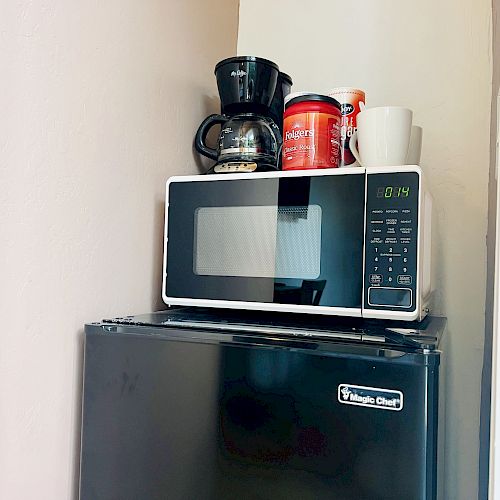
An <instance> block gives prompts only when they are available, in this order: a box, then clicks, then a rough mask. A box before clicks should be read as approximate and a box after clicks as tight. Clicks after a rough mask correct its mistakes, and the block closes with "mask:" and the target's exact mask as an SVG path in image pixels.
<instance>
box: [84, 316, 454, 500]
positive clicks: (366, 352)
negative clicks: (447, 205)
mask: <svg viewBox="0 0 500 500" xmlns="http://www.w3.org/2000/svg"><path fill="white" fill-rule="evenodd" d="M445 323H446V322H445V319H444V318H437V317H428V318H426V319H425V320H424V321H423V322H420V323H407V322H406V323H396V322H390V323H388V322H385V323H384V322H377V321H374V320H372V321H366V320H365V321H363V320H353V319H349V320H339V319H332V318H326V317H312V316H306V317H302V316H299V315H296V316H293V315H286V316H281V315H276V314H270V313H257V314H250V313H241V312H235V311H232V312H231V311H210V310H208V309H195V308H179V309H173V310H169V311H166V312H160V313H152V314H148V315H141V316H129V317H124V318H117V319H113V320H105V321H101V322H99V323H92V324H88V325H86V327H85V363H84V390H83V417H82V446H81V474H80V498H81V499H82V500H101V499H102V500H112V499H113V500H114V499H116V500H118V499H119V500H137V499H148V500H149V499H151V500H152V499H158V500H159V499H162V500H163V499H168V500H178V499H179V500H181V499H182V500H191V499H192V500H205V499H206V500H219V499H221V500H225V499H228V500H229V499H231V500H233V499H236V500H246V499H248V500H264V499H266V500H267V499H273V500H281V499H283V500H295V499H297V500H308V499H315V500H316V499H335V500H360V499H361V500H390V499H394V500H403V499H404V500H417V499H418V500H423V499H435V498H439V495H438V489H439V488H438V482H439V481H438V476H439V467H440V458H439V456H440V451H441V450H442V445H441V444H440V442H441V438H442V435H443V429H442V426H441V423H440V422H441V420H442V416H443V415H442V411H441V410H440V408H441V407H442V403H443V393H442V391H441V390H440V384H441V383H442V377H441V376H440V367H441V365H442V363H441V361H442V352H441V350H440V341H441V338H442V334H443V331H444V328H445Z"/></svg>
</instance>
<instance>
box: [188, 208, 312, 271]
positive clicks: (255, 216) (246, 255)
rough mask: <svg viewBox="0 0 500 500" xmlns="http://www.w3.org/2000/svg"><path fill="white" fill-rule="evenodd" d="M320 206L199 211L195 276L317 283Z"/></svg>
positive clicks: (196, 216) (194, 259)
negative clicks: (297, 280) (281, 279)
mask: <svg viewBox="0 0 500 500" xmlns="http://www.w3.org/2000/svg"><path fill="white" fill-rule="evenodd" d="M321 213H322V212H321V207H320V206H319V205H308V206H299V207H292V206H287V207H278V206H276V205H273V206H232V207H199V208H197V209H196V211H195V223H194V242H195V244H194V248H193V251H194V256H193V264H194V266H193V267H194V272H195V273H196V274H197V275H202V276H242V277H249V278H251V277H253V278H285V279H286V278H295V279H304V280H305V279H308V280H311V279H312V280H314V279H317V278H319V276H320V272H321Z"/></svg>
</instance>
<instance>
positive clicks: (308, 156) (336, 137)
mask: <svg viewBox="0 0 500 500" xmlns="http://www.w3.org/2000/svg"><path fill="white" fill-rule="evenodd" d="M341 118H342V115H341V112H340V103H339V102H338V101H337V100H335V99H333V98H332V97H328V96H325V95H320V94H303V95H298V96H294V97H292V98H291V99H290V100H289V101H288V102H287V103H286V104H285V114H284V120H283V122H284V123H283V149H282V152H283V155H282V167H283V170H300V169H311V168H336V167H338V166H339V162H340V122H341Z"/></svg>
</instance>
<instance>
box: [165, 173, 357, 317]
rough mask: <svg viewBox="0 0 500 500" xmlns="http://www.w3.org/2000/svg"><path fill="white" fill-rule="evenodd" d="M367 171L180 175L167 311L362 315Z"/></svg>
mask: <svg viewBox="0 0 500 500" xmlns="http://www.w3.org/2000/svg"><path fill="white" fill-rule="evenodd" d="M364 206H365V172H364V169H359V170H355V169H330V170H329V171H323V172H321V171H314V172H305V171H304V172H271V173H269V172H266V173H253V174H251V175H250V174H231V175H211V176H192V177H173V178H171V179H169V182H168V183H167V201H166V207H167V209H166V217H165V257H164V259H165V260H164V280H163V299H164V301H165V303H167V304H181V305H196V306H210V307H226V308H238V309H259V310H269V311H288V312H298V311H300V312H309V313H316V314H336V315H346V316H358V317H359V316H361V301H362V295H363V293H362V291H363V238H364Z"/></svg>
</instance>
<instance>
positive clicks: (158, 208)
mask: <svg viewBox="0 0 500 500" xmlns="http://www.w3.org/2000/svg"><path fill="white" fill-rule="evenodd" d="M164 221H165V201H164V200H158V201H157V202H156V203H155V208H154V221H153V228H154V234H153V235H152V238H153V242H154V243H153V246H152V248H153V256H152V261H153V267H152V273H153V279H152V280H151V282H152V283H153V289H152V290H151V300H150V302H151V304H152V307H153V310H154V311H159V310H162V309H165V304H164V302H163V299H162V297H161V287H162V280H163V230H164Z"/></svg>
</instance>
